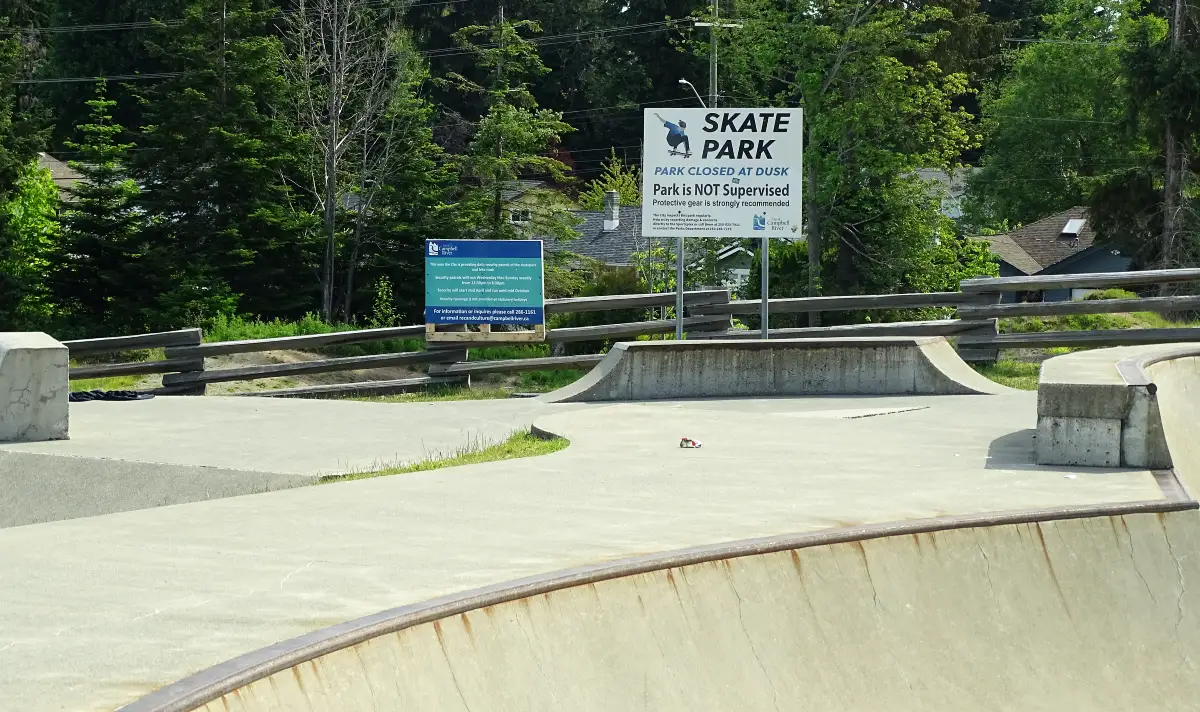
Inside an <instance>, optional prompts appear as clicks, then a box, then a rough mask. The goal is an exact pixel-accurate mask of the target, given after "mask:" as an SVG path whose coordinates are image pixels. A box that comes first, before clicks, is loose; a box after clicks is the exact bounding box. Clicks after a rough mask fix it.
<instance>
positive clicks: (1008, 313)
mask: <svg viewBox="0 0 1200 712" xmlns="http://www.w3.org/2000/svg"><path fill="white" fill-rule="evenodd" d="M1189 309H1200V297H1148V298H1146V299H1085V300H1083V301H1079V302H1023V303H1020V304H988V305H964V306H961V307H959V309H958V315H959V316H960V317H962V318H963V319H985V318H989V317H997V318H1001V319H1003V318H1006V317H1016V316H1069V315H1072V314H1118V313H1122V312H1159V313H1166V312H1176V311H1187V310H1189Z"/></svg>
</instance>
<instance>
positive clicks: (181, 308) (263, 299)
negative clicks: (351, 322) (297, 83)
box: [133, 0, 317, 326]
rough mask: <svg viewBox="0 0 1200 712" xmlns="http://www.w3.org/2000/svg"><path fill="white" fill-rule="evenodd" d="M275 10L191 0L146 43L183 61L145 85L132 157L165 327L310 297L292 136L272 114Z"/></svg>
mask: <svg viewBox="0 0 1200 712" xmlns="http://www.w3.org/2000/svg"><path fill="white" fill-rule="evenodd" d="M276 15H277V10H276V8H275V7H274V6H273V5H271V4H270V3H267V2H260V1H259V0H225V1H223V2H222V1H221V0H197V1H196V2H194V3H192V4H191V5H190V6H189V7H188V8H187V11H186V15H185V19H184V21H183V22H182V24H181V25H180V26H178V27H177V28H174V30H173V31H171V32H169V33H167V34H166V36H165V37H164V38H163V41H161V42H154V43H152V44H151V45H150V51H151V54H152V55H153V56H155V57H159V58H162V59H163V60H164V62H165V63H167V64H168V66H169V68H170V69H171V70H172V71H173V72H178V76H175V77H173V78H171V79H169V80H167V81H164V82H162V83H161V84H159V85H157V86H152V87H150V88H148V89H147V90H146V91H145V92H144V94H143V95H142V101H143V103H144V112H145V117H146V122H147V123H146V125H145V126H144V127H143V129H142V139H141V148H142V150H141V151H139V153H138V154H137V158H136V160H135V161H134V164H133V177H134V179H135V180H137V181H138V183H139V184H140V185H141V186H143V190H142V194H141V198H140V200H139V205H140V206H141V208H142V209H143V210H145V212H146V214H147V216H148V217H149V222H148V225H147V228H146V233H147V241H148V243H149V254H148V259H149V264H150V265H151V266H152V269H153V271H154V278H155V279H156V280H157V282H158V284H159V287H160V288H159V290H158V293H159V294H161V295H162V296H161V297H160V299H159V303H158V305H157V309H156V313H155V321H156V323H157V324H158V325H160V326H168V325H172V326H174V325H180V324H188V323H193V324H194V323H201V322H203V321H204V320H205V319H207V318H210V317H212V316H215V315H216V314H218V313H229V312H232V311H234V310H236V309H241V310H243V311H245V312H248V313H251V314H256V315H261V316H264V317H268V318H270V317H297V316H300V315H303V314H304V313H305V312H307V311H309V310H312V309H313V308H314V307H315V306H316V305H317V301H316V299H317V280H316V278H315V264H316V261H317V258H316V257H315V255H314V249H313V247H314V246H313V242H314V241H313V237H314V233H313V232H312V230H311V227H312V226H311V223H310V222H309V221H307V220H306V218H305V217H304V213H303V211H299V210H295V209H293V206H292V204H291V201H292V198H293V195H292V192H291V191H290V190H289V188H288V186H287V184H286V182H285V177H286V176H287V175H289V174H290V173H292V172H293V171H294V170H295V156H296V151H297V150H298V141H297V137H296V135H295V133H294V132H293V131H292V130H291V128H290V127H289V125H288V124H287V123H286V122H285V121H283V120H281V119H279V118H277V117H276V116H275V110H276V109H277V108H278V107H280V106H282V105H283V104H284V103H285V100H286V92H288V91H289V87H288V85H287V83H286V81H285V80H284V78H283V76H282V74H281V72H280V67H281V65H282V61H283V55H282V47H281V43H280V40H279V38H278V33H277V32H276V30H275V28H274V25H273V21H274V19H275V17H276ZM214 17H215V18H219V20H218V21H214V20H213V18H214Z"/></svg>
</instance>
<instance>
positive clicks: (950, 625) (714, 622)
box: [124, 502, 1200, 712]
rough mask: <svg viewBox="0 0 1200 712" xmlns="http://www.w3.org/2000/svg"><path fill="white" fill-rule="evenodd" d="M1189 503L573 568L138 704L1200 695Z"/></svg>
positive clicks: (1055, 705) (1084, 705) (1196, 545)
mask: <svg viewBox="0 0 1200 712" xmlns="http://www.w3.org/2000/svg"><path fill="white" fill-rule="evenodd" d="M1192 506H1194V503H1181V502H1177V503H1174V504H1166V503H1161V502H1160V503H1155V504H1143V505H1137V504H1131V505H1124V506H1116V507H1108V508H1107V509H1106V510H1105V509H1099V508H1093V509H1091V510H1082V509H1081V510H1059V511H1040V512H1027V513H1023V514H1014V515H991V516H981V517H973V518H958V519H944V520H926V521H923V522H909V523H904V524H899V525H883V526H876V527H862V528H852V529H843V530H834V531H828V532H822V533H817V534H810V535H803V536H793V537H780V538H774V539H759V540H753V541H746V542H739V543H735V544H727V545H720V546H713V547H706V548H701V549H694V550H688V551H683V552H677V553H675V554H668V555H657V556H653V557H646V558H641V559H635V560H628V561H624V562H617V563H613V564H607V565H602V566H595V567H590V568H582V569H576V570H571V571H566V572H560V573H557V574H552V575H548V576H544V577H538V578H533V579H527V580H524V581H519V582H516V583H513V584H509V585H506V586H501V587H493V588H489V589H482V590H479V591H475V592H471V593H467V594H462V595H458V596H453V597H447V598H442V599H437V600H434V601H430V602H429V603H426V604H421V605H416V606H410V607H406V608H399V609H395V610H391V611H385V612H383V613H380V614H378V615H376V616H372V617H369V618H365V619H361V620H358V621H353V622H350V623H346V624H343V625H339V626H335V627H333V628H329V629H326V630H324V631H319V632H317V633H314V634H311V635H308V636H304V637H302V638H298V639H295V640H292V641H288V642H285V643H280V644H278V645H276V646H273V647H271V648H267V649H264V650H261V651H259V652H257V653H253V654H250V655H247V656H244V657H242V658H239V659H237V660H233V661H231V662H229V663H227V664H225V665H223V666H219V667H217V668H213V669H211V670H208V671H205V672H203V673H200V674H198V675H197V676H195V677H193V678H189V679H187V680H184V681H181V682H179V683H176V684H175V685H172V686H170V687H167V688H164V689H163V690H160V691H159V692H157V693H155V694H153V695H151V696H149V697H147V698H145V699H143V700H141V701H139V702H136V703H133V704H131V705H129V706H127V707H126V708H124V709H125V710H127V712H149V711H151V710H153V711H155V712H167V711H168V710H169V711H172V712H183V711H185V710H204V711H205V712H217V711H218V710H220V711H221V712H260V711H266V710H301V709H302V710H308V711H309V712H355V711H360V710H361V711H364V712H365V711H366V710H383V709H395V710H407V709H411V710H422V711H423V712H460V711H465V710H472V711H474V712H532V711H535V710H573V711H576V712H589V711H595V712H612V711H613V710H633V709H649V710H656V711H658V712H674V711H679V712H694V711H695V710H723V711H725V712H730V711H741V710H744V711H745V712H762V711H763V710H809V709H812V710H850V711H858V710H863V711H867V710H870V711H871V712H876V711H878V710H1014V709H1020V710H1047V711H1049V710H1054V711H1057V710H1063V709H1086V710H1114V711H1120V712H1128V710H1141V709H1154V710H1193V709H1195V706H1196V703H1195V701H1196V699H1197V698H1198V697H1200V675H1197V674H1196V667H1195V666H1196V664H1197V662H1200V616H1197V615H1196V612H1195V611H1194V610H1193V607H1194V606H1197V605H1200V556H1198V555H1197V554H1196V552H1197V551H1200V515H1198V514H1197V512H1195V511H1194V510H1188V509H1184V508H1185V507H1192ZM178 644H180V645H184V644H186V641H178Z"/></svg>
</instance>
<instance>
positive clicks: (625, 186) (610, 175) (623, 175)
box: [579, 151, 642, 210]
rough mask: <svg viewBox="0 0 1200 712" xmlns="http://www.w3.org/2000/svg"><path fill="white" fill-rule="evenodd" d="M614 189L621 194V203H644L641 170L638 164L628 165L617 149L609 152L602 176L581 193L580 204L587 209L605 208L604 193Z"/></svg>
mask: <svg viewBox="0 0 1200 712" xmlns="http://www.w3.org/2000/svg"><path fill="white" fill-rule="evenodd" d="M614 190H615V191H616V192H617V193H619V194H620V195H621V205H641V204H642V173H641V171H639V170H638V168H637V166H633V165H626V164H625V162H624V161H622V160H621V159H620V158H617V154H616V152H615V151H614V152H612V153H611V154H609V157H608V160H607V161H606V162H605V163H604V172H603V173H602V174H601V175H600V177H599V178H597V179H595V180H593V181H592V182H591V183H588V186H587V188H585V189H584V190H583V191H582V192H580V193H579V205H580V206H582V207H583V208H584V209H585V210H603V209H604V194H605V193H608V192H610V191H614Z"/></svg>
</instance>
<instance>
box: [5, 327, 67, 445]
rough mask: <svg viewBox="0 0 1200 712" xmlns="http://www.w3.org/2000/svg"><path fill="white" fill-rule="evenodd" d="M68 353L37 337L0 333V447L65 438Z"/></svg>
mask: <svg viewBox="0 0 1200 712" xmlns="http://www.w3.org/2000/svg"><path fill="white" fill-rule="evenodd" d="M69 369H70V357H69V356H68V354H67V347H66V346H63V345H62V344H61V343H59V342H58V341H55V340H54V339H53V338H51V337H50V336H49V335H47V334H43V333H41V332H24V331H17V332H13V331H9V332H0V442H31V441H37V440H63V439H65V438H66V437H67V426H68V421H67V396H68V394H69V393H70V390H71V388H70V383H69V379H68V376H67V373H68V370H69Z"/></svg>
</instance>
